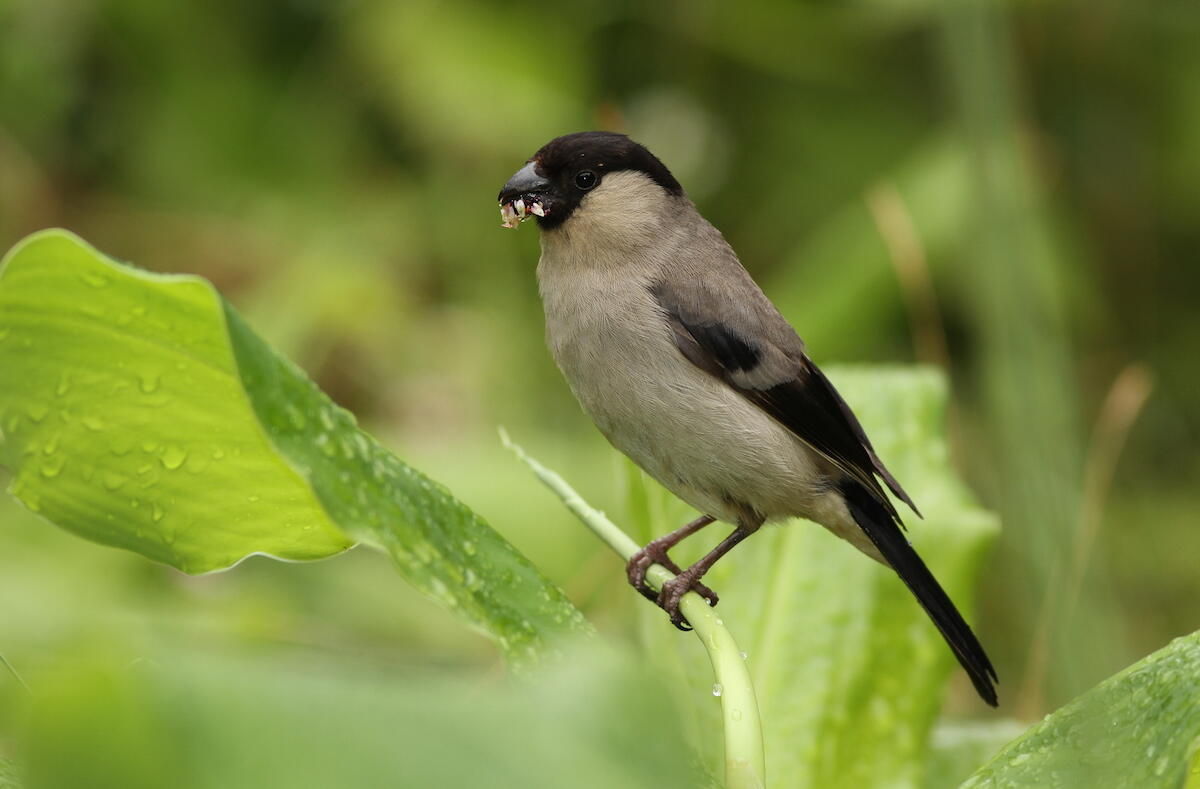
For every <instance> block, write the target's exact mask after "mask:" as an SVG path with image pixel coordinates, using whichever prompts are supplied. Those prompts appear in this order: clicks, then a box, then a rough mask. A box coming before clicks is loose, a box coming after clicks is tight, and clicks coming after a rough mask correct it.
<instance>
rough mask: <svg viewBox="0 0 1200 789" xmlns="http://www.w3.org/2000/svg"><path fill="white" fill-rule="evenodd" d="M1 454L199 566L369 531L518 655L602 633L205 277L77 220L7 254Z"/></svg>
mask: <svg viewBox="0 0 1200 789" xmlns="http://www.w3.org/2000/svg"><path fill="white" fill-rule="evenodd" d="M0 371H3V380H2V381H0V428H2V429H3V431H4V444H3V446H2V447H0V460H3V462H4V464H5V465H7V466H8V467H9V468H10V469H11V470H12V471H13V475H14V476H13V481H12V485H11V492H12V493H13V494H14V495H15V496H16V497H17V498H18V499H20V500H21V501H22V502H24V503H25V505H26V506H27V507H29V508H30V509H32V510H34V511H36V512H39V513H40V514H41V515H42V516H43V517H45V518H47V519H48V520H50V521H52V522H53V523H56V524H58V525H60V526H62V527H63V528H66V529H69V530H71V531H74V532H76V533H77V534H80V535H81V536H84V537H87V538H88V539H91V540H95V541H97V542H101V543H105V544H108V545H114V546H117V547H122V548H127V549H129V550H133V551H136V552H138V553H141V554H143V555H145V556H147V557H149V558H152V559H155V560H157V561H161V562H164V563H166V564H170V565H172V566H174V567H177V568H179V569H181V570H184V571H186V572H192V573H196V572H205V571H209V570H215V569H220V568H222V567H227V566H229V565H231V564H233V563H235V562H237V561H239V560H241V559H242V558H244V557H245V556H247V555H250V554H253V553H263V554H268V555H271V556H275V557H279V558H285V559H296V560H301V559H316V558H321V557H324V556H329V555H331V554H335V553H338V552H339V551H342V550H344V549H346V548H347V547H349V546H350V545H352V544H353V542H354V541H356V540H362V541H367V542H370V543H372V544H374V545H376V546H382V547H385V548H386V549H387V550H388V552H389V553H390V554H391V555H392V556H393V558H394V559H395V560H396V563H397V566H398V567H399V568H400V571H401V572H402V574H403V575H404V576H405V577H406V578H407V579H408V580H409V581H410V582H412V583H413V584H414V585H415V586H416V587H418V588H419V589H421V590H422V591H424V592H425V593H427V594H429V595H431V596H433V597H435V598H437V599H439V600H441V601H442V602H444V603H446V604H447V605H448V606H450V607H451V608H452V609H454V610H456V611H457V612H458V613H459V614H460V615H462V616H463V617H464V618H465V619H467V620H468V621H469V622H471V623H472V624H474V625H476V626H478V627H480V628H481V629H483V630H485V631H486V632H488V633H489V634H491V635H492V636H493V637H495V638H496V639H497V640H498V641H499V642H500V643H501V645H502V646H503V647H504V648H505V650H506V652H508V653H509V654H510V656H515V657H524V656H527V655H529V654H531V653H533V652H537V651H538V650H539V649H540V648H541V647H543V646H544V645H545V644H546V642H547V641H548V640H549V639H550V638H551V637H552V636H553V635H554V634H556V633H560V632H563V631H567V630H577V629H586V625H585V624H584V622H583V620H582V617H581V615H580V614H579V613H578V611H577V610H576V609H575V608H574V607H573V606H572V605H571V604H570V603H569V602H568V601H567V600H566V598H565V597H564V596H563V594H562V593H561V591H559V590H558V589H557V588H556V587H554V586H553V585H552V584H550V583H549V582H548V581H547V580H546V579H545V578H544V577H543V576H542V575H541V574H540V573H539V572H538V571H537V569H536V568H535V567H533V566H532V565H531V564H530V563H529V562H528V561H527V560H526V559H525V558H524V557H523V556H521V555H520V554H519V553H518V552H517V551H516V550H515V549H514V548H512V546H511V545H509V544H508V543H507V542H506V541H505V540H504V539H503V538H502V537H500V536H499V535H498V534H496V533H495V532H494V531H493V530H492V529H491V528H490V527H488V526H487V524H486V523H484V522H483V520H482V519H480V518H479V517H478V516H477V515H475V514H474V513H473V512H472V511H471V510H470V509H468V508H467V507H466V506H465V505H463V504H462V503H461V502H459V501H457V500H456V499H454V498H453V496H451V495H450V494H449V493H448V492H447V491H446V490H445V489H444V488H442V487H441V486H439V485H437V484H436V483H434V482H432V481H431V480H429V479H428V478H426V477H424V476H423V475H421V474H420V473H419V472H417V471H415V470H413V469H411V468H409V467H408V466H406V465H404V464H403V463H402V462H400V461H399V460H397V459H396V458H395V457H394V456H392V455H391V454H390V453H388V452H387V451H386V450H384V449H382V448H381V447H380V446H379V445H378V444H377V443H376V442H375V441H374V440H373V439H371V438H370V437H369V436H367V435H366V434H365V433H363V432H362V431H360V430H358V429H357V427H356V426H355V424H354V419H353V417H352V416H351V415H350V414H348V413H347V412H345V411H343V410H342V409H340V408H338V407H337V406H335V405H334V404H333V403H332V402H331V401H330V400H329V399H328V398H327V397H326V396H325V395H324V394H322V393H321V392H320V391H319V390H318V389H317V388H316V387H315V386H314V385H313V384H312V383H311V382H310V381H309V380H308V379H307V378H306V377H305V376H304V375H303V373H301V372H300V371H299V370H298V369H297V368H295V367H294V366H293V365H291V364H290V363H288V362H286V361H284V360H282V359H281V358H279V357H278V356H277V355H276V354H275V353H274V352H273V351H271V350H270V348H269V347H268V346H267V345H266V344H265V343H264V342H263V341H262V340H260V339H259V338H257V337H256V336H255V335H254V334H253V333H252V332H251V331H250V330H249V329H248V328H247V327H246V326H245V324H244V323H243V322H242V321H241V320H240V319H239V318H238V317H237V316H236V314H234V312H233V311H232V309H230V308H229V307H228V306H227V305H225V304H224V303H223V301H222V300H221V298H220V296H219V295H218V294H217V292H216V291H215V290H214V289H213V288H212V286H211V285H209V284H208V283H207V282H205V281H204V280H202V279H200V278H197V277H183V276H163V275H155V274H149V273H146V272H142V271H139V270H136V269H133V268H130V267H128V266H123V265H121V264H118V263H114V262H113V261H110V260H108V259H106V258H104V257H103V256H102V255H100V254H99V253H97V252H96V251H95V250H93V249H91V248H90V247H88V246H87V245H86V244H84V243H82V242H81V241H79V240H78V239H77V238H75V237H73V236H71V235H70V234H68V233H65V232H61V231H50V232H46V233H40V234H37V235H35V236H32V237H30V238H29V239H27V240H26V241H25V242H23V243H22V244H20V245H18V246H17V247H16V248H14V250H13V251H12V252H11V253H10V254H9V255H8V256H7V258H6V260H5V263H4V266H3V268H2V269H0Z"/></svg>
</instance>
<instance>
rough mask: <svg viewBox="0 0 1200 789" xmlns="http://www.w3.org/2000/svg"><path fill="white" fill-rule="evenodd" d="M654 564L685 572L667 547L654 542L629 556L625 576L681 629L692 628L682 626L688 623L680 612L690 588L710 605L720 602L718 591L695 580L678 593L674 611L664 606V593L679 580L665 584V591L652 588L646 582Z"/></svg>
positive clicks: (676, 572) (678, 573) (681, 573)
mask: <svg viewBox="0 0 1200 789" xmlns="http://www.w3.org/2000/svg"><path fill="white" fill-rule="evenodd" d="M652 564H661V565H662V566H663V567H666V568H667V569H668V570H670V571H671V572H673V573H675V575H677V576H679V575H683V574H684V573H683V570H681V569H679V565H678V564H676V563H675V562H674V561H673V560H672V559H671V557H670V556H667V551H666V549H665V548H663V547H662V546H659V545H655V544H654V543H653V542H652V543H650V544H649V545H647V546H646V547H645V548H642V549H641V550H640V551H638V552H637V553H635V554H634V555H633V556H631V557H630V558H629V563H628V564H626V565H625V576H626V577H627V578H628V579H629V585H630V586H632V587H633V588H634V589H637V590H638V593H639V594H641V595H642V597H644V598H646V599H647V600H649V601H650V602H652V603H654V604H655V605H658V606H659V607H661V608H663V610H665V611H666V612H667V613H668V614H671V623H672V624H674V625H675V626H676V627H678V628H679V629H680V630H691V628H690V627H687V628H684V627H680V623H681V622H682V623H684V624H686V623H687V620H686V619H684V618H683V615H682V614H680V613H679V600H680V599H682V597H683V595H684V594H685V593H686V592H687V591H688V590H689V588H690V590H691V591H693V592H695V593H696V594H698V595H700V596H701V597H703V598H704V599H705V600H706V601H708V604H709V606H715V605H716V604H717V603H718V602H720V598H719V597H717V593H716V592H714V591H713V590H712V589H709V588H708V587H707V586H705V585H704V584H702V583H700V582H699V581H693V582H692V583H691V584H690V585H689V586H688V587H684V588H683V591H681V592H680V593H679V594H678V596H677V597H676V599H675V606H674V611H673V612H672V610H671V609H669V608H666V607H665V606H663V602H662V601H663V599H664V598H663V593H665V591H666V589H667V587H668V586H671V585H672V584H675V582H676V581H678V578H676V579H674V580H671V581H669V582H667V584H666V585H664V586H663V593H660V592H655V591H654V590H653V589H651V588H650V585H649V584H647V583H646V571H647V570H649V569H650V565H652Z"/></svg>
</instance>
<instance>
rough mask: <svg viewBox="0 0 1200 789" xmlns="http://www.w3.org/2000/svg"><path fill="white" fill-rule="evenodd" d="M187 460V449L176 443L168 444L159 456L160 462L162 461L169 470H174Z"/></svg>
mask: <svg viewBox="0 0 1200 789" xmlns="http://www.w3.org/2000/svg"><path fill="white" fill-rule="evenodd" d="M185 460H187V450H185V449H183V448H182V447H180V446H177V445H176V444H167V446H166V448H165V449H163V453H162V455H160V456H159V458H158V462H160V463H162V465H163V468H165V469H166V470H167V471H174V470H176V469H177V468H179V467H180V466H182V465H183V461H185Z"/></svg>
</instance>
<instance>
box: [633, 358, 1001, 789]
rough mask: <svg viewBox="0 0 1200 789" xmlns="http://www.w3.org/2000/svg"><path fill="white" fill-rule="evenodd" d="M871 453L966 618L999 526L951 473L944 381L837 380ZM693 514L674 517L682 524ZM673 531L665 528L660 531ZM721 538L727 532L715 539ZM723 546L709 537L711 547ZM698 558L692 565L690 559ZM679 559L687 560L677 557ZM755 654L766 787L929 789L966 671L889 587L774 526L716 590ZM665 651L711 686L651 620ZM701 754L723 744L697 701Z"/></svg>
mask: <svg viewBox="0 0 1200 789" xmlns="http://www.w3.org/2000/svg"><path fill="white" fill-rule="evenodd" d="M831 378H832V379H833V380H834V382H835V384H836V385H837V386H838V388H839V390H840V391H841V392H842V394H843V395H844V396H845V397H846V399H847V401H848V402H849V403H850V405H851V406H852V407H853V408H854V410H855V412H856V413H857V414H858V415H859V417H860V419H861V421H862V422H863V425H864V427H865V428H866V430H867V433H868V434H869V435H870V436H871V439H872V441H873V442H874V444H875V447H876V449H877V450H878V451H879V454H880V456H881V457H882V458H883V459H884V462H886V463H887V464H888V466H889V468H890V469H891V470H892V471H893V472H894V473H895V474H896V476H897V477H898V478H899V479H900V480H901V482H902V484H904V486H905V488H906V489H907V490H908V491H909V492H910V493H911V494H912V495H913V497H914V499H915V500H916V501H917V503H918V505H919V506H920V507H921V509H922V512H924V513H925V516H926V517H925V519H924V520H920V519H918V518H916V517H915V516H910V517H908V518H907V519H906V520H907V523H908V525H909V532H908V536H909V538H910V539H911V540H912V542H913V544H914V545H915V546H916V548H917V550H918V551H919V552H920V553H921V555H922V556H923V557H924V559H925V560H926V562H927V563H928V564H929V566H930V567H931V568H932V569H933V571H934V574H935V575H936V576H937V577H938V579H939V580H940V581H941V583H942V585H943V586H944V587H945V588H946V590H947V591H948V592H949V594H950V596H951V597H952V598H953V599H954V601H955V602H956V603H957V604H958V606H959V607H960V608H961V609H962V610H963V612H964V614H965V615H967V618H968V620H970V619H971V617H970V604H971V601H972V598H973V595H972V593H971V588H972V585H973V581H974V578H975V575H976V572H977V569H978V566H979V562H980V560H981V559H982V555H983V550H984V549H985V548H986V546H987V545H988V544H989V543H990V542H991V540H992V538H993V537H994V535H995V533H996V529H997V526H996V521H995V519H994V518H993V517H992V516H990V515H989V514H987V513H986V512H984V511H982V510H980V509H979V508H978V507H976V506H975V505H974V504H973V503H972V500H971V498H970V496H969V495H968V493H967V492H966V490H965V489H964V488H963V486H962V485H961V484H960V483H959V482H958V481H957V480H956V479H955V477H954V476H953V473H952V472H951V470H950V467H949V463H948V459H947V453H946V446H945V442H944V440H943V439H942V425H943V417H944V410H945V402H946V392H945V384H944V382H943V379H942V378H941V377H940V376H938V375H937V374H935V373H933V372H930V371H912V370H901V369H887V368H874V369H869V370H867V369H863V370H851V369H843V370H833V371H831ZM686 517H687V515H686V513H680V514H679V515H678V516H677V519H678V520H679V523H682V522H683V518H686ZM674 525H676V524H674V523H667V524H655V530H656V531H658V532H661V531H664V530H666V529H667V528H671V527H673V526H674ZM713 528H728V527H725V526H714V527H713ZM718 536H723V535H716V534H711V535H708V537H707V540H704V542H705V544H711V543H712V542H714V541H715V540H716V539H717V538H718ZM692 550H696V548H695V547H694V546H693V548H692ZM681 558H682V557H681ZM706 580H708V581H710V586H712V587H713V588H714V589H715V590H716V591H717V592H718V594H720V595H721V603H720V606H719V608H718V611H719V612H720V613H721V614H722V616H723V617H724V619H725V620H726V622H727V623H728V626H729V627H730V629H731V631H732V632H733V635H734V637H735V638H737V640H738V643H740V644H742V645H743V646H744V647H745V648H746V650H747V659H748V660H749V662H750V669H751V674H752V676H753V677H754V683H755V689H756V692H757V695H758V700H759V705H760V707H761V711H762V717H763V731H764V736H765V744H766V755H767V775H768V778H769V779H770V780H771V781H772V782H778V783H779V784H780V785H782V786H795V787H856V788H860V787H874V786H888V787H903V786H912V787H915V786H919V785H920V784H921V782H922V780H923V776H922V765H923V764H924V761H925V754H926V752H927V749H928V740H929V733H930V729H931V727H932V725H933V722H934V719H935V717H936V715H937V713H938V710H939V709H940V707H941V702H942V696H943V688H944V685H945V683H946V680H947V678H948V676H949V674H950V672H951V671H952V670H954V671H957V670H958V668H957V664H956V663H955V661H954V658H953V656H952V655H951V653H950V650H949V648H948V647H947V646H946V645H945V642H943V640H942V638H941V636H940V635H939V634H938V632H937V630H936V629H935V628H934V626H933V625H932V624H931V623H930V622H929V621H928V618H927V617H926V616H925V613H924V612H923V611H922V610H921V608H920V606H919V605H918V604H917V602H916V601H915V600H914V599H913V598H912V595H911V594H909V592H908V590H907V589H905V588H904V585H903V584H902V583H901V582H900V580H899V579H898V578H896V577H895V575H894V574H893V573H892V572H891V571H889V570H887V569H886V568H884V567H882V566H880V565H878V564H876V563H875V562H873V561H872V560H870V559H868V558H867V557H865V556H863V555H861V554H859V553H858V552H857V551H856V550H855V549H854V548H852V547H851V546H850V545H848V544H847V543H845V542H843V541H841V540H839V539H837V538H835V537H833V536H832V535H830V534H829V533H827V532H826V531H825V530H824V529H822V528H820V527H818V526H815V525H814V524H811V523H807V522H804V521H796V522H793V523H789V524H786V525H784V526H781V527H773V526H769V527H766V528H764V529H763V530H761V531H760V532H759V533H758V534H756V535H755V536H754V537H752V538H751V539H749V540H747V541H746V542H745V543H743V544H742V545H741V546H739V547H738V548H737V549H736V550H735V551H734V552H733V553H732V554H730V556H729V557H727V558H726V559H723V560H722V561H721V562H720V563H718V564H717V566H716V568H715V569H714V571H713V572H712V573H711V574H710V576H708V578H707V579H706ZM646 616H647V617H648V618H649V621H648V623H647V632H648V633H649V637H650V638H651V639H653V640H654V641H655V643H657V644H660V645H664V646H665V644H664V643H663V642H664V641H667V642H675V644H676V646H678V647H679V649H678V650H665V651H667V652H674V653H675V655H676V656H677V657H676V658H675V659H676V660H677V663H676V664H675V665H676V670H678V671H681V672H683V673H685V674H686V675H687V679H686V680H682V679H681V682H685V683H686V684H687V685H688V686H690V687H692V688H695V687H697V686H698V685H702V683H703V681H704V680H703V678H704V676H705V672H707V671H708V668H707V666H705V665H704V659H703V655H701V654H699V650H697V649H695V648H694V647H695V645H693V644H691V643H688V642H687V641H686V640H685V639H679V638H677V637H676V636H675V634H674V632H673V631H672V630H670V628H669V625H667V623H666V622H665V620H664V619H663V618H662V616H661V612H658V611H654V610H650V609H648V608H647V609H646ZM691 703H692V705H693V708H694V709H695V712H696V715H695V718H696V720H697V721H699V725H698V726H696V727H695V730H696V732H697V733H698V736H699V739H700V742H702V743H706V744H705V745H703V746H702V748H701V750H702V752H712V748H713V745H712V744H711V742H709V740H710V739H711V738H712V737H713V736H714V735H715V734H719V732H720V722H719V719H718V718H717V717H716V713H717V705H716V704H715V703H714V700H713V699H711V698H705V697H704V696H702V695H700V694H695V693H693V694H692V695H691Z"/></svg>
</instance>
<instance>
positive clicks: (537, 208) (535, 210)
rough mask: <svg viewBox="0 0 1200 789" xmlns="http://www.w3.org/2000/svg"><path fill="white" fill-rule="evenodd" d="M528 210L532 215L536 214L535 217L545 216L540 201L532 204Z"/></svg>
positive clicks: (544, 210)
mask: <svg viewBox="0 0 1200 789" xmlns="http://www.w3.org/2000/svg"><path fill="white" fill-rule="evenodd" d="M529 210H530V211H532V212H533V213H534V214H536V215H537V216H545V215H546V209H544V208H542V201H541V200H539V201H538V202H536V203H534V204H533V205H531V206H529Z"/></svg>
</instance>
